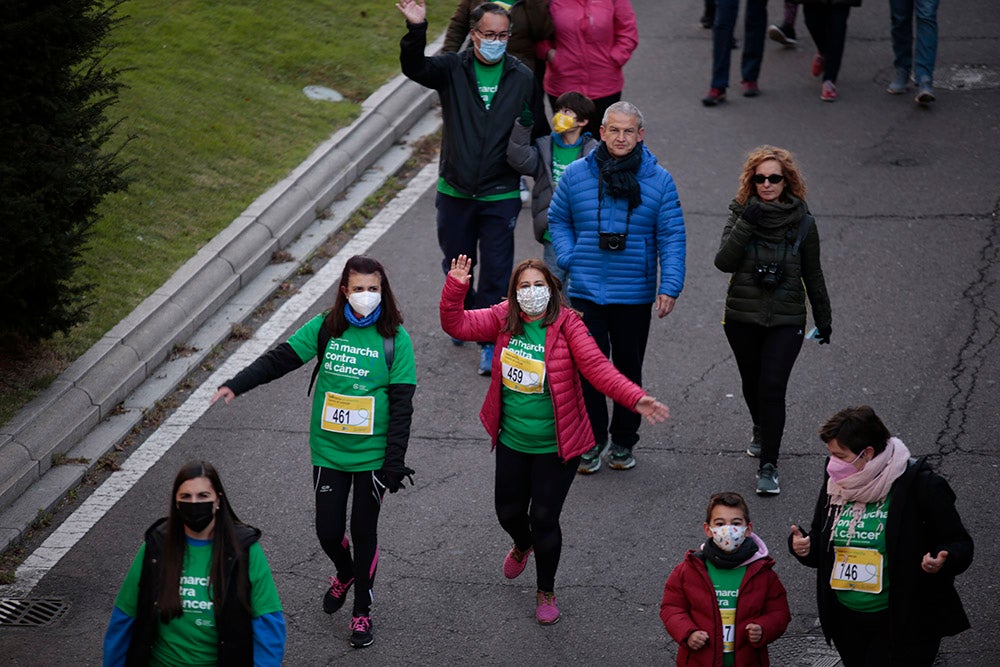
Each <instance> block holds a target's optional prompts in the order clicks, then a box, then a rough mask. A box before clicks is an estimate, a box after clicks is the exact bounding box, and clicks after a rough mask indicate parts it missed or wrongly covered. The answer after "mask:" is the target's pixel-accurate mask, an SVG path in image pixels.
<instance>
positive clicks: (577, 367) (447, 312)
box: [440, 276, 646, 461]
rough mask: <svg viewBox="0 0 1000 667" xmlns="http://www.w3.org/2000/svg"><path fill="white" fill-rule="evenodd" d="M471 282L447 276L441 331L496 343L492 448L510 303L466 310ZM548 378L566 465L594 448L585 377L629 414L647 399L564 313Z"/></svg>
mask: <svg viewBox="0 0 1000 667" xmlns="http://www.w3.org/2000/svg"><path fill="white" fill-rule="evenodd" d="M468 289H469V285H468V283H461V282H459V281H457V280H455V279H454V278H452V277H451V276H448V277H447V278H446V280H445V283H444V289H442V290H441V306H440V309H441V328H442V329H444V331H445V333H447V334H448V335H449V336H452V337H453V338H459V339H462V340H470V341H476V340H478V341H484V340H495V341H496V350H495V352H494V353H493V372H492V374H491V375H490V388H489V390H488V391H487V392H486V400H484V401H483V408H482V410H480V411H479V419H480V421H482V422H483V426H485V427H486V432H487V433H489V434H490V440H491V443H492V447H496V445H497V436H498V435H499V434H500V410H501V401H500V391H501V388H502V384H501V381H500V375H501V370H500V351H501V350H502V349H503V348H504V347H506V346H507V343H508V342H510V338H511V336H510V332H508V331H504V332H501V328H502V327H503V325H504V322H505V321H506V319H507V302H506V301H503V302H501V303H498V304H497V305H495V306H491V307H489V308H481V309H478V310H465V309H464V306H463V302H464V300H465V293H466V291H467V290H468ZM545 373H546V377H547V378H548V382H549V396H551V397H552V408H553V411H554V413H555V420H556V443H557V446H558V449H559V458H561V459H562V460H564V461H568V460H569V459H571V458H573V457H575V456H579V455H581V454H583V453H584V452H586V451H587V450H588V449H590V448H592V447H593V446H594V432H593V430H592V429H591V428H590V419H589V418H588V417H587V409H586V407H585V406H584V403H583V389H582V388H581V385H580V373H583V376H584V377H585V378H587V381H588V382H590V384H592V385H594V388H595V389H597V390H598V391H599V392H601V393H602V394H604V395H606V396H610V397H611V398H612V399H613V400H614V401H615V402H617V403H620V404H621V405H624V406H625V407H627V408H629V409H630V410H634V409H635V404H636V403H638V402H639V399H640V398H642V397H643V396H645V395H646V392H645V391H643V389H642V387H640V386H638V385H637V384H635V383H634V382H632V381H631V380H629V379H628V378H627V377H625V376H624V375H622V374H621V373H620V372H618V369H616V368H615V367H614V365H613V364H612V363H611V362H610V361H608V358H607V357H605V356H604V354H603V353H602V352H601V350H600V348H598V347H597V343H595V342H594V338H593V336H591V335H590V332H589V331H588V330H587V325H586V324H584V323H583V320H581V319H580V316H579V315H577V314H576V313H575V312H574V311H572V310H570V309H569V308H563V309H562V311H561V312H560V314H559V318H558V319H557V320H556V321H555V322H553V323H552V324H551V325H549V326H548V327H546V330H545Z"/></svg>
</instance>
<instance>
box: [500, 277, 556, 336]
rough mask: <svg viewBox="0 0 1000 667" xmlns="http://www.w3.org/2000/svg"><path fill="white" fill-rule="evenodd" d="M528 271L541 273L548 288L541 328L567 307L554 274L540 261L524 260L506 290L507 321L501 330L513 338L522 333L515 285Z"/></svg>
mask: <svg viewBox="0 0 1000 667" xmlns="http://www.w3.org/2000/svg"><path fill="white" fill-rule="evenodd" d="M528 269H536V270H537V271H541V273H542V276H543V277H544V278H545V284H546V285H548V286H549V305H548V306H546V308H545V316H544V317H543V318H542V326H543V327H547V326H549V325H550V324H552V323H553V322H555V321H556V320H557V319H558V318H559V311H560V310H561V309H562V308H563V307H569V306H568V304H567V303H566V299H565V297H563V293H562V282H560V280H559V279H558V278H556V277H555V274H553V273H552V271H551V270H550V269H549V267H548V266H546V265H545V262H543V261H542V260H540V259H526V260H524V261H523V262H521V263H520V264H518V265H517V266H516V267H514V272H513V273H511V274H510V286H509V287H508V288H507V304H508V309H507V321H506V322H504V326H503V330H504V331H509V332H510V333H511V335H513V336H519V335H521V334H522V333H524V321H523V320H522V319H521V313H522V312H524V311H522V310H521V305H520V304H519V303H518V302H517V283H518V282H519V281H520V280H521V274H522V273H524V272H525V271H527V270H528Z"/></svg>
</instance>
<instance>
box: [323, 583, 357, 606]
mask: <svg viewBox="0 0 1000 667" xmlns="http://www.w3.org/2000/svg"><path fill="white" fill-rule="evenodd" d="M352 585H354V577H351V578H350V579H348V580H347V581H341V580H340V579H339V578H338V577H330V589H329V590H327V592H326V593H325V594H324V595H323V611H325V612H326V613H328V614H332V613H334V612H336V611H338V610H339V609H340V608H341V607H343V606H344V600H346V599H347V591H349V590H351V586H352Z"/></svg>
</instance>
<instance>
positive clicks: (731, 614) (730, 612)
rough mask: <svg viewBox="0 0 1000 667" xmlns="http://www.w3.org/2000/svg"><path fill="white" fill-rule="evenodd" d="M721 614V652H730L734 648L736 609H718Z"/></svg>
mask: <svg viewBox="0 0 1000 667" xmlns="http://www.w3.org/2000/svg"><path fill="white" fill-rule="evenodd" d="M719 615H721V616H722V652H723V653H732V652H733V651H735V650H736V610H735V609H720V610H719Z"/></svg>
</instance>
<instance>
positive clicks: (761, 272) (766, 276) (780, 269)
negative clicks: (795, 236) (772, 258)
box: [753, 262, 785, 290]
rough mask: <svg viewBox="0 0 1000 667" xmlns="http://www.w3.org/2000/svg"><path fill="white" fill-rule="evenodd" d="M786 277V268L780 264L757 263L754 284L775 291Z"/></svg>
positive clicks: (754, 270) (754, 268)
mask: <svg viewBox="0 0 1000 667" xmlns="http://www.w3.org/2000/svg"><path fill="white" fill-rule="evenodd" d="M784 275H785V268H784V266H782V265H781V264H779V263H778V262H768V263H767V264H763V263H757V264H756V265H755V266H754V267H753V281H754V283H755V284H756V285H757V286H759V287H761V288H763V289H766V290H773V289H774V288H775V287H777V286H778V285H779V284H781V279H782V278H783V277H784Z"/></svg>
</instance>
